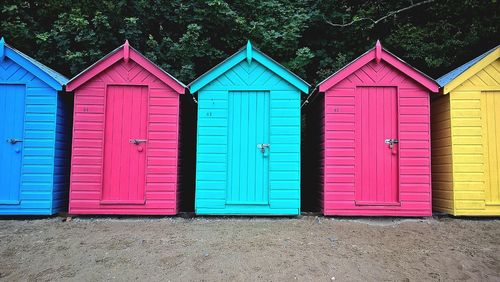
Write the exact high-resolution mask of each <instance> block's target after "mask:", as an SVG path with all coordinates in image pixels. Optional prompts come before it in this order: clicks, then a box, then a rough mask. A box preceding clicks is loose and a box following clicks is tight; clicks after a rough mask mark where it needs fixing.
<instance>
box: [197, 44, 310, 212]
mask: <svg viewBox="0 0 500 282" xmlns="http://www.w3.org/2000/svg"><path fill="white" fill-rule="evenodd" d="M189 89H190V92H191V93H192V94H193V95H197V100H198V125H197V127H198V130H197V152H196V188H195V211H196V213H197V214H205V215H298V214H299V213H300V122H301V121H300V105H301V95H302V94H307V93H308V91H309V84H307V83H306V82H305V81H303V80H302V79H301V78H299V77H298V76H297V75H295V74H293V73H292V72H290V71H289V70H287V69H286V68H285V67H283V66H282V65H280V64H278V63H277V62H276V61H274V60H273V59H271V58H270V57H268V56H267V55H265V54H264V53H262V52H261V51H259V50H257V49H256V48H254V47H253V46H252V45H251V43H250V42H248V43H247V45H246V47H244V48H242V49H240V50H239V51H238V52H236V53H235V54H234V55H232V56H231V57H229V58H228V59H226V60H225V61H223V62H222V63H220V64H219V65H217V66H216V67H214V68H213V69H211V70H210V71H208V72H207V73H205V74H204V75H202V76H201V77H199V78H198V79H196V80H195V81H193V82H192V83H191V84H190V85H189Z"/></svg>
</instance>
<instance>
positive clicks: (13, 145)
mask: <svg viewBox="0 0 500 282" xmlns="http://www.w3.org/2000/svg"><path fill="white" fill-rule="evenodd" d="M25 90H26V86H25V85H5V84H0V112H1V113H2V118H1V119H0V204H7V205H9V204H10V205H13V204H19V194H20V188H21V160H22V149H23V135H24V134H23V129H24V94H25Z"/></svg>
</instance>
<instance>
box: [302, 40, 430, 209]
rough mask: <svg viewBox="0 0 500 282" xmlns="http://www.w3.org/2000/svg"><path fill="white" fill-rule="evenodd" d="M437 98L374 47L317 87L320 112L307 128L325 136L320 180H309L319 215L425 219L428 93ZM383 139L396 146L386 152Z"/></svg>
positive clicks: (311, 115)
mask: <svg viewBox="0 0 500 282" xmlns="http://www.w3.org/2000/svg"><path fill="white" fill-rule="evenodd" d="M377 61H379V62H377ZM437 90H438V86H437V84H436V83H435V82H434V81H433V80H432V79H430V78H428V77H427V76H425V75H423V74H422V73H420V72H418V71H417V70H415V69H413V68H412V67H410V66H409V65H407V64H406V63H404V62H403V61H402V60H400V59H399V58H397V57H396V56H394V55H392V54H391V53H389V52H388V51H386V50H385V49H383V48H382V47H381V45H380V43H377V45H376V46H375V47H374V48H373V49H371V50H369V51H368V52H366V53H365V54H363V55H362V56H361V57H359V58H358V59H356V60H355V61H353V62H352V63H350V64H349V65H347V66H346V67H344V68H343V69H341V70H340V71H338V72H337V73H335V74H334V75H332V76H330V77H329V78H328V79H326V80H325V81H323V82H322V83H320V84H319V92H318V93H316V95H323V93H324V99H317V101H315V103H318V102H319V103H323V105H322V106H321V107H319V108H318V109H323V108H324V112H321V111H317V110H315V111H309V112H308V113H307V115H308V118H307V120H308V122H307V124H308V126H310V127H313V128H314V127H315V128H319V129H317V130H314V129H311V133H313V134H315V135H320V136H324V140H322V141H321V142H320V143H319V145H320V146H323V149H324V150H323V149H320V151H322V150H323V153H322V156H320V157H321V158H323V159H324V161H323V166H324V169H323V170H322V169H321V168H318V173H322V171H323V173H324V175H323V176H321V177H314V178H315V179H319V180H321V181H322V183H321V188H320V189H321V190H322V193H320V195H321V201H322V208H323V213H324V214H325V215H363V216H429V215H431V171H430V164H431V163H430V117H429V114H430V113H429V111H430V105H429V92H437ZM317 116H319V118H318V117H317ZM322 116H324V117H323V118H321V117H322ZM311 133H310V134H311ZM308 139H309V140H314V138H310V137H309V138H308ZM386 139H396V140H398V141H399V143H397V144H394V146H393V148H392V149H391V148H390V146H389V145H388V144H386V143H385V140H386ZM307 146H308V147H311V146H315V144H307Z"/></svg>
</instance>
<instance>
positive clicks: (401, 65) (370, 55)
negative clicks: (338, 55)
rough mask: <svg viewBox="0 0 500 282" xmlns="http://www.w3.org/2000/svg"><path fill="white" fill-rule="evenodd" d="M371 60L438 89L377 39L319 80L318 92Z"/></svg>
mask: <svg viewBox="0 0 500 282" xmlns="http://www.w3.org/2000/svg"><path fill="white" fill-rule="evenodd" d="M373 60H375V61H377V63H378V62H380V61H384V62H386V63H388V64H389V65H391V66H393V67H394V68H396V69H398V70H400V71H401V72H403V73H404V74H406V75H407V76H409V77H411V78H412V79H413V80H415V81H416V82H418V83H419V84H420V85H422V86H423V87H425V88H427V89H428V90H429V91H431V92H438V90H439V87H438V85H437V83H436V82H435V81H434V80H433V79H432V78H430V77H429V76H427V75H425V74H424V73H422V72H420V71H419V70H417V69H415V68H413V67H412V66H410V65H409V64H408V63H406V62H405V61H403V60H402V59H400V58H398V57H397V56H395V55H394V54H392V53H391V52H389V51H387V50H386V49H384V48H382V44H380V41H378V40H377V43H376V44H375V46H374V47H373V48H372V49H370V50H368V51H366V52H365V53H364V54H362V55H361V56H359V57H358V58H357V59H355V60H354V61H352V62H350V63H349V64H347V65H346V66H344V67H343V68H341V69H340V70H338V71H337V72H335V73H334V74H332V75H330V76H329V77H328V78H327V79H325V80H323V81H322V82H320V83H319V84H318V88H319V92H325V91H327V90H328V89H330V88H332V87H333V86H335V85H336V84H337V83H339V82H340V81H342V80H343V79H344V78H346V77H347V76H349V75H351V74H352V73H354V72H355V71H357V70H359V69H360V68H362V67H363V66H365V65H366V64H368V63H369V62H371V61H373Z"/></svg>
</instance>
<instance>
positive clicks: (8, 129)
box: [0, 38, 72, 215]
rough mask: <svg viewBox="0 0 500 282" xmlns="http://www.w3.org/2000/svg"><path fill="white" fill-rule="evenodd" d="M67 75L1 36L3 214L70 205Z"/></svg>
mask: <svg viewBox="0 0 500 282" xmlns="http://www.w3.org/2000/svg"><path fill="white" fill-rule="evenodd" d="M66 82H67V79H66V78H65V77H64V76H62V75H60V74H58V73H57V72H55V71H53V70H51V69H49V68H48V67H46V66H44V65H42V64H41V63H39V62H37V61H36V60H34V59H33V58H30V57H28V56H27V55H25V54H23V53H21V52H20V51H18V50H16V49H14V48H12V47H10V46H9V45H7V44H5V41H4V39H3V38H2V39H1V40H0V112H1V113H2V118H1V119H0V215H50V214H54V213H57V212H59V211H61V210H62V209H65V207H66V203H67V189H68V183H69V181H68V180H69V167H70V166H69V154H70V140H71V117H72V112H71V105H72V100H71V97H70V96H69V95H67V94H66V93H61V91H62V89H63V87H62V86H63V85H64V84H65V83H66Z"/></svg>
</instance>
